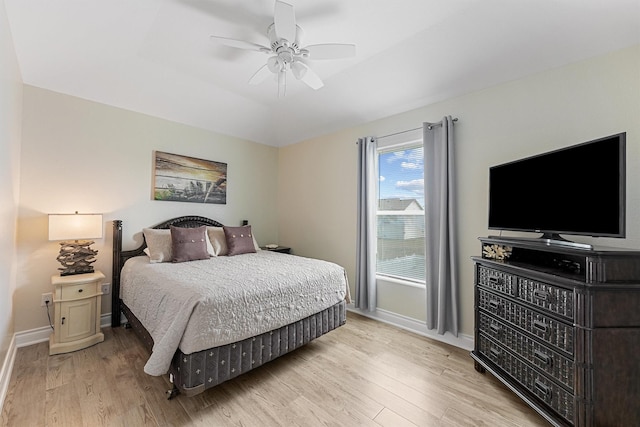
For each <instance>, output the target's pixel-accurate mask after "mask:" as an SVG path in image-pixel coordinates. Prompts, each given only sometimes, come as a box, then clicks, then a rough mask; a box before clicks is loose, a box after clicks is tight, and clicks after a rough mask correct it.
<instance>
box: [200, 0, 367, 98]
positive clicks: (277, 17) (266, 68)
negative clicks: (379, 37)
mask: <svg viewBox="0 0 640 427" xmlns="http://www.w3.org/2000/svg"><path fill="white" fill-rule="evenodd" d="M302 36H303V31H302V28H300V26H298V25H297V24H296V17H295V12H294V10H293V6H292V5H290V4H289V3H285V2H283V1H280V0H276V4H275V8H274V14H273V23H272V24H271V25H269V27H268V28H267V37H268V38H269V43H270V47H267V46H263V45H260V44H257V43H252V42H248V41H244V40H236V39H230V38H228V37H221V36H211V38H212V39H213V40H215V41H217V42H219V43H222V44H224V45H226V46H230V47H234V48H238V49H246V50H254V51H257V52H263V53H266V54H269V55H272V56H270V57H269V59H267V63H266V64H265V65H263V66H262V67H260V68H259V69H258V71H256V72H255V73H254V74H253V76H251V78H250V79H249V84H253V85H256V84H258V83H261V82H263V81H264V80H266V79H267V77H269V76H271V75H277V77H278V97H281V96H284V95H285V92H286V86H287V72H288V71H289V70H291V73H292V74H293V76H294V77H295V78H296V79H298V80H300V81H301V82H303V83H305V84H306V85H307V86H309V87H310V88H312V89H315V90H318V89H320V88H321V87H322V86H324V84H323V83H322V80H321V79H320V77H319V76H318V74H316V73H315V72H314V71H313V70H312V69H311V68H310V67H309V65H307V64H306V62H305V61H306V60H307V59H341V58H350V57H353V56H355V54H356V46H355V45H354V44H340V43H325V44H314V45H309V46H305V47H302V43H301V40H302Z"/></svg>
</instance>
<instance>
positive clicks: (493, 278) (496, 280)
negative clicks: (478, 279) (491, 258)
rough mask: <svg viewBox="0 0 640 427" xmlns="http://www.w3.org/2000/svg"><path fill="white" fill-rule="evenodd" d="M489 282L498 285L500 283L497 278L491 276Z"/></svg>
mask: <svg viewBox="0 0 640 427" xmlns="http://www.w3.org/2000/svg"><path fill="white" fill-rule="evenodd" d="M489 282H490V283H495V284H498V283H499V282H500V280H499V279H498V278H497V277H494V276H491V277H489Z"/></svg>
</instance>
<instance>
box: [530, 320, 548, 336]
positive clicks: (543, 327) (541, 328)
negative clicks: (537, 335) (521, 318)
mask: <svg viewBox="0 0 640 427" xmlns="http://www.w3.org/2000/svg"><path fill="white" fill-rule="evenodd" d="M533 327H534V328H536V329H537V330H539V331H540V332H542V333H543V334H546V333H547V324H546V323H544V322H541V321H539V320H534V321H533Z"/></svg>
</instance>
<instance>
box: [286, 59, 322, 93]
mask: <svg viewBox="0 0 640 427" xmlns="http://www.w3.org/2000/svg"><path fill="white" fill-rule="evenodd" d="M291 72H293V76H294V77H295V78H296V79H298V80H300V81H301V82H303V83H305V84H306V85H307V86H309V87H310V88H311V89H314V90H318V89H320V88H321V87H322V86H324V83H322V80H320V77H319V76H318V75H317V74H316V73H315V72H314V71H313V70H312V69H311V68H309V66H308V65H307V64H305V63H304V62H300V61H295V62H293V63H292V64H291Z"/></svg>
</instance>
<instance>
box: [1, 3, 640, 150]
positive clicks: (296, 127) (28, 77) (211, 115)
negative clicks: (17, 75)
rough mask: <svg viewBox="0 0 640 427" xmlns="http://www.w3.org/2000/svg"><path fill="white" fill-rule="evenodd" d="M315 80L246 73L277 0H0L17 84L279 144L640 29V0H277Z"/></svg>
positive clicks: (495, 79) (600, 47) (623, 43)
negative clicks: (318, 50)
mask: <svg viewBox="0 0 640 427" xmlns="http://www.w3.org/2000/svg"><path fill="white" fill-rule="evenodd" d="M287 1H288V3H290V4H292V5H293V7H294V10H295V15H296V19H297V23H298V25H299V26H300V27H302V28H303V29H304V33H305V39H304V41H303V44H304V45H311V44H318V43H354V44H356V46H357V48H356V56H355V57H353V58H348V59H338V60H316V61H309V65H310V67H311V68H312V69H313V70H314V71H315V72H316V73H317V74H318V75H319V76H320V78H321V79H322V80H323V81H324V87H322V88H321V89H319V90H317V91H314V90H312V89H310V88H309V87H307V86H306V85H304V84H303V83H302V82H300V81H297V80H295V79H294V78H289V79H288V81H287V94H286V96H285V97H280V98H279V97H278V96H277V83H276V82H275V81H274V80H273V79H267V80H266V81H264V82H263V83H261V84H259V85H249V84H248V83H247V82H248V80H249V78H250V77H251V76H252V75H253V73H254V72H255V71H256V70H257V69H258V68H260V67H261V66H262V65H263V64H265V62H266V60H267V58H268V56H267V55H265V54H263V53H260V52H255V51H246V50H240V49H235V48H232V47H228V46H224V45H221V44H219V43H215V42H213V41H212V40H211V39H210V37H209V36H210V35H218V36H226V37H231V38H235V39H242V40H247V41H250V42H253V43H257V44H261V45H268V44H269V42H268V39H267V36H266V30H267V27H268V26H269V25H270V24H271V23H272V22H273V14H274V1H273V0H135V1H132V0H109V1H104V0H100V1H99V0H53V1H52V0H28V1H27V0H4V3H5V6H6V9H7V15H8V19H9V24H10V27H11V32H12V36H13V40H14V44H15V49H16V54H17V57H18V62H19V65H20V68H21V72H22V77H23V81H24V83H25V84H29V85H33V86H37V87H41V88H45V89H49V90H52V91H56V92H61V93H65V94H69V95H73V96H77V97H80V98H84V99H88V100H92V101H97V102H100V103H104V104H108V105H113V106H117V107H121V108H125V109H129V110H133V111H137V112H141V113H145V114H149V115H153V116H157V117H162V118H166V119H169V120H173V121H177V122H180V123H185V124H188V125H192V126H196V127H200V128H204V129H210V130H212V131H215V132H219V133H224V134H228V135H232V136H237V137H240V138H244V139H249V140H252V141H256V142H259V143H265V144H270V145H275V146H282V145H286V144H291V143H295V142H298V141H301V140H304V139H307V138H311V137H314V136H318V135H321V134H324V133H327V132H331V131H335V130H339V129H342V128H345V127H350V126H354V125H358V124H361V123H365V122H368V121H372V120H376V119H379V118H382V117H387V116H389V115H393V114H397V113H400V112H403V111H407V110H410V109H413V108H417V107H420V106H424V105H428V104H430V103H433V102H437V101H440V100H443V99H447V98H450V97H454V96H458V95H461V94H464V93H468V92H471V91H475V90H479V89H483V88H486V87H489V86H492V85H496V84H499V83H503V82H506V81H511V80H516V79H519V78H522V77H524V76H527V75H530V74H534V73H537V72H540V71H544V70H547V69H550V68H555V67H559V66H562V65H565V64H568V63H572V62H576V61H580V60H582V59H586V58H589V57H593V56H597V55H600V54H603V53H606V52H609V51H613V50H617V49H620V48H624V47H628V46H631V45H635V44H638V43H640V0H323V1H319V0H287Z"/></svg>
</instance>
